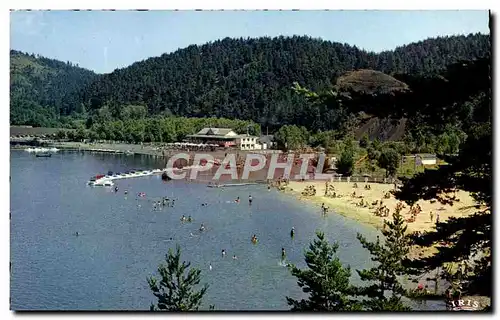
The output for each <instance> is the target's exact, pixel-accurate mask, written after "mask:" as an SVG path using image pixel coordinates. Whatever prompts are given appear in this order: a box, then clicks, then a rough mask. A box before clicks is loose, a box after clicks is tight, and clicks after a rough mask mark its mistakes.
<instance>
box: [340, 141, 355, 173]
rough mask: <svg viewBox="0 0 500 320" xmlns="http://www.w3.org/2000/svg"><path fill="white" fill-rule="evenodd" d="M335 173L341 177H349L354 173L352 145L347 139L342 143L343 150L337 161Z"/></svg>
mask: <svg viewBox="0 0 500 320" xmlns="http://www.w3.org/2000/svg"><path fill="white" fill-rule="evenodd" d="M336 167H337V172H338V173H340V174H342V175H343V176H346V177H350V176H351V175H352V173H353V171H354V145H353V142H352V140H351V139H350V138H349V137H348V138H346V140H345V141H344V149H343V150H342V153H341V154H340V158H339V159H338V160H337V164H336Z"/></svg>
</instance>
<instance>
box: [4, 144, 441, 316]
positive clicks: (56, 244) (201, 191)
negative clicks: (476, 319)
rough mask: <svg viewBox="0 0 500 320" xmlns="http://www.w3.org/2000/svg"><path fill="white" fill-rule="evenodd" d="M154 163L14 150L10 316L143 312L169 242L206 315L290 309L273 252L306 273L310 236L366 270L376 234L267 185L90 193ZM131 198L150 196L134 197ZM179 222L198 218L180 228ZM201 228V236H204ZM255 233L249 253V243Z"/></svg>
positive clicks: (184, 185) (126, 185)
mask: <svg viewBox="0 0 500 320" xmlns="http://www.w3.org/2000/svg"><path fill="white" fill-rule="evenodd" d="M159 167H161V163H160V162H159V161H157V160H156V159H154V158H151V157H146V156H125V155H108V154H91V153H81V152H59V153H57V154H54V155H53V156H52V157H51V158H36V157H35V156H34V155H33V154H30V153H28V152H25V151H11V178H12V180H11V215H12V216H11V262H12V269H11V309H13V310H149V306H150V304H151V303H154V302H155V297H154V296H153V295H152V293H151V291H150V290H149V287H148V284H147V281H146V278H147V277H148V276H150V275H153V274H156V270H157V267H158V265H159V263H161V262H162V261H164V258H165V254H166V253H167V252H168V249H169V248H175V245H176V244H180V245H181V248H182V258H183V259H184V260H187V261H191V263H192V265H193V266H196V267H198V268H200V269H201V270H202V283H208V284H209V286H210V288H209V290H208V293H207V295H206V299H205V302H204V305H205V307H208V305H209V304H213V305H215V307H216V309H217V310H288V309H289V308H288V306H287V304H286V300H285V296H291V297H294V298H300V297H302V295H303V294H302V292H301V289H300V288H299V287H298V286H297V284H296V279H295V278H294V277H292V276H291V275H290V273H289V271H288V270H287V268H285V267H284V266H283V265H281V264H280V256H281V248H282V247H284V248H285V249H286V251H287V259H288V261H289V262H293V263H296V264H297V265H299V266H301V267H303V266H304V257H303V252H304V249H305V248H307V247H308V245H309V242H310V241H311V240H312V239H314V237H315V234H314V232H315V230H322V231H324V232H325V233H326V235H327V237H328V239H329V240H331V241H338V243H339V245H340V248H339V250H338V255H339V257H340V259H341V261H343V262H344V263H345V264H349V265H350V266H351V267H352V269H353V270H354V269H359V268H365V267H368V266H370V264H371V262H370V259H369V255H368V252H367V251H366V250H364V249H363V248H362V247H361V246H360V244H359V242H358V241H357V239H356V234H357V233H358V232H361V233H363V234H364V235H365V236H367V237H368V238H369V239H374V238H375V237H376V234H377V233H376V231H375V230H374V229H373V228H371V227H367V226H363V225H360V224H358V223H356V222H355V221H353V220H349V219H346V218H344V217H342V216H340V215H337V214H334V213H331V214H329V216H328V217H326V218H322V217H321V215H320V210H319V208H318V207H316V206H313V205H310V204H304V203H301V202H299V201H297V200H296V199H295V198H293V197H292V196H289V195H284V194H281V193H279V192H277V191H275V190H271V191H268V190H267V188H266V187H265V186H246V187H235V188H227V189H214V188H207V187H206V186H205V185H204V184H195V183H188V182H185V181H171V182H167V183H165V182H163V181H162V180H161V179H160V177H142V178H135V179H127V180H117V181H116V182H115V183H116V185H117V186H118V187H119V188H120V191H119V192H118V193H115V192H113V190H111V189H110V188H92V187H89V186H87V185H86V182H87V181H88V179H89V178H90V177H91V176H93V175H96V174H99V173H106V172H107V171H109V170H111V171H114V172H123V171H126V170H131V169H134V168H135V169H137V168H140V169H152V168H159ZM124 190H128V192H129V193H128V196H126V195H124V192H123V191H124ZM139 192H145V193H146V197H145V198H142V199H138V197H137V196H136V195H137V193H139ZM249 194H251V195H252V197H253V199H254V201H253V204H252V205H251V206H249V205H248V201H247V198H248V196H249ZM163 196H168V197H171V198H175V199H177V200H176V205H175V207H173V208H163V209H162V210H161V211H154V210H153V207H152V203H151V201H152V200H154V199H159V198H161V197H163ZM238 196H239V197H240V198H241V199H242V201H241V203H239V204H237V203H235V202H234V199H236V197H238ZM202 203H208V206H201V204H202ZM182 215H186V216H188V215H191V216H192V217H193V219H194V222H193V223H185V224H182V223H181V222H180V217H181V216H182ZM201 223H204V224H205V226H206V228H207V230H206V231H205V232H204V233H202V234H200V233H199V232H198V228H199V226H200V224H201ZM292 227H295V229H296V235H295V238H294V239H293V240H292V239H290V229H291V228H292ZM75 232H78V233H79V236H78V237H76V236H75ZM191 234H192V235H191ZM253 234H256V235H257V236H258V237H259V243H258V244H257V245H252V243H251V242H250V238H251V236H252V235H253ZM170 237H172V238H173V241H169V238H170ZM222 249H225V250H226V252H227V255H226V257H225V258H223V257H222V255H221V250H222ZM233 255H236V256H237V257H238V259H237V260H233V259H232V256H233ZM210 264H211V265H212V267H213V269H212V270H209V265H210ZM353 273H355V272H353ZM354 281H356V279H355V280H354ZM441 307H442V306H441V303H438V304H437V305H434V304H429V303H427V305H426V306H420V307H419V308H424V309H435V308H441Z"/></svg>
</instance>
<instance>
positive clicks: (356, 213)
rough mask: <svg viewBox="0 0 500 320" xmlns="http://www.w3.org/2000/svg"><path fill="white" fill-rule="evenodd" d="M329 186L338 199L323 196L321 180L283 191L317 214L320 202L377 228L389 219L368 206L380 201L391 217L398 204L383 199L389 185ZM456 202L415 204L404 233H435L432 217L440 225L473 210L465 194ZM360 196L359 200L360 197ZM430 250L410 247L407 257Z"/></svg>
mask: <svg viewBox="0 0 500 320" xmlns="http://www.w3.org/2000/svg"><path fill="white" fill-rule="evenodd" d="M331 185H333V186H334V188H335V192H336V193H337V195H339V194H340V195H341V197H340V198H331V197H325V196H324V194H325V181H305V182H301V181H290V183H289V185H288V186H287V189H286V192H291V193H293V194H295V195H296V196H297V197H298V198H299V199H301V200H304V201H312V202H314V203H316V204H317V205H318V214H320V212H321V211H320V206H321V204H322V203H324V204H325V205H326V206H327V207H329V209H330V212H331V211H335V212H336V213H338V214H341V215H343V216H345V217H348V218H350V219H354V220H356V221H359V222H361V223H365V224H369V225H371V226H373V227H375V228H377V229H381V228H382V227H383V224H384V219H390V218H391V217H392V215H389V217H385V218H384V217H379V216H376V215H375V214H374V211H375V209H376V207H377V206H376V205H372V204H373V203H374V202H375V201H379V202H380V200H383V203H384V205H386V206H387V207H388V208H389V209H390V210H391V214H392V212H393V211H394V208H395V207H396V204H397V203H398V202H399V201H398V200H396V199H395V198H394V196H392V195H391V197H390V198H389V199H384V195H385V194H386V193H387V192H389V191H391V190H393V188H394V185H393V184H378V183H370V184H369V185H370V187H371V189H370V190H366V189H364V186H365V183H358V188H354V187H353V186H354V184H353V183H352V182H351V183H348V182H332V183H331ZM308 186H314V187H315V189H316V196H304V195H302V191H304V189H305V188H306V187H308ZM354 191H355V192H356V196H358V197H359V198H353V197H352V196H351V195H352V193H353V192H354ZM456 195H457V197H458V198H459V199H460V201H459V202H458V203H457V204H455V205H454V206H448V205H443V204H441V203H439V202H438V201H436V202H434V203H431V202H430V201H423V200H420V201H419V202H418V203H417V204H418V205H420V207H421V209H422V211H421V212H420V214H418V215H417V216H416V219H415V221H414V222H408V232H415V231H420V232H425V231H430V230H433V229H434V230H435V225H436V224H435V222H436V217H437V216H438V215H439V221H441V222H444V221H446V220H448V219H449V218H450V217H460V216H468V215H471V214H473V213H474V212H476V211H477V209H475V208H474V206H475V202H474V199H473V198H472V197H471V196H470V194H469V193H468V192H465V191H458V192H457V193H456ZM360 197H362V198H360ZM361 199H363V201H364V202H367V203H368V206H367V207H363V206H359V202H360V201H361ZM409 211H410V208H409V206H408V205H405V208H404V209H403V216H404V217H405V219H409V218H410V217H411V215H410V213H409ZM431 212H432V215H433V217H432V218H433V220H432V221H431ZM435 250H436V249H434V248H425V249H424V248H421V247H418V246H415V247H413V249H412V251H411V253H410V256H420V257H421V256H423V255H424V254H425V255H428V254H431V253H433V252H435Z"/></svg>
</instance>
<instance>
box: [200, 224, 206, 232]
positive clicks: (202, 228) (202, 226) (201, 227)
mask: <svg viewBox="0 0 500 320" xmlns="http://www.w3.org/2000/svg"><path fill="white" fill-rule="evenodd" d="M200 231H205V225H203V223H202V224H201V226H200Z"/></svg>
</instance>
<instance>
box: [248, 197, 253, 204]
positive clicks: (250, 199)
mask: <svg viewBox="0 0 500 320" xmlns="http://www.w3.org/2000/svg"><path fill="white" fill-rule="evenodd" d="M248 204H249V205H251V204H252V195H249V196H248Z"/></svg>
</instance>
